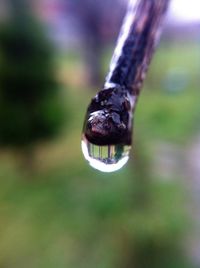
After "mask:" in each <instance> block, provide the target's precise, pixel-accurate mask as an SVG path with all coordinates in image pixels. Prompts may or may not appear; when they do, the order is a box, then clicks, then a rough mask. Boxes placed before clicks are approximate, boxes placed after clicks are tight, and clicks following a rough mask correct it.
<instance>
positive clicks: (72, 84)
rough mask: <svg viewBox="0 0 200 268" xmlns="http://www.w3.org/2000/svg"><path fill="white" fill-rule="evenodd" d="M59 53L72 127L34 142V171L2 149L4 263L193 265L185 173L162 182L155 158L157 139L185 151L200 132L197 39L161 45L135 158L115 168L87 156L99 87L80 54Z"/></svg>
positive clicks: (145, 94)
mask: <svg viewBox="0 0 200 268" xmlns="http://www.w3.org/2000/svg"><path fill="white" fill-rule="evenodd" d="M61 58H62V59H59V60H58V65H59V70H60V71H59V76H60V77H61V80H62V81H63V82H64V83H65V89H64V90H63V93H62V94H63V98H65V99H66V103H67V104H68V105H69V107H68V109H70V119H71V120H70V122H69V126H68V128H66V130H65V129H64V131H63V133H62V134H61V136H60V137H58V138H57V140H54V141H53V142H50V143H45V144H40V145H38V146H37V148H36V151H35V157H36V160H35V161H36V169H35V171H34V173H32V174H28V173H27V170H23V169H20V168H19V160H18V158H19V156H18V155H17V153H15V154H14V156H13V154H12V153H11V152H8V151H5V150H4V151H1V153H0V159H1V161H0V267H1V268H14V267H15V268H18V267H19V268H23V267H29V268H33V267H34V268H35V267H37V268H46V267H48V268H51V267H52V268H54V267H57V268H64V267H69V268H82V267H84V268H94V267H95V268H114V267H124V268H126V267H129V268H132V267H133V263H134V265H135V266H134V267H136V268H140V267H144V268H145V267H152V268H156V267H162V268H165V267H166V268H167V267H170V268H179V267H180V268H184V267H188V268H191V267H193V266H192V265H191V264H189V263H188V262H187V260H186V258H185V256H184V257H183V252H182V250H181V246H182V244H183V243H184V237H185V234H186V233H187V231H188V228H189V223H188V222H189V220H188V218H187V211H186V205H185V203H186V202H187V200H185V189H184V185H183V184H182V182H181V179H182V178H181V176H182V175H181V173H180V176H179V175H178V176H177V177H175V176H174V177H172V178H171V180H162V174H160V175H159V176H158V175H157V174H156V175H155V173H154V171H153V170H152V169H151V163H152V158H154V157H155V156H154V155H152V154H153V152H154V151H153V149H152V148H153V147H154V145H155V144H156V143H157V142H158V141H159V142H165V143H166V142H167V143H170V144H172V146H173V145H176V146H179V147H180V148H183V149H184V148H187V146H188V144H189V143H190V141H191V140H192V139H193V137H194V136H195V135H196V134H197V133H198V131H199V120H200V116H199V114H200V106H199V98H200V91H199V88H198V82H199V80H198V79H199V78H198V73H197V70H198V68H199V65H200V64H199V62H200V61H198V60H200V57H199V53H198V47H197V45H196V44H192V43H189V44H185V45H181V46H180V44H171V45H170V46H168V45H166V44H164V45H162V46H161V47H160V49H159V50H158V51H157V53H156V56H155V58H154V60H153V63H152V65H151V67H150V71H149V74H148V78H147V80H146V82H145V86H144V89H143V91H142V94H141V97H140V99H139V102H138V106H137V110H136V113H135V120H134V126H135V130H134V139H135V143H134V146H133V152H132V154H133V157H132V159H131V160H130V162H129V164H128V165H127V166H126V167H124V168H123V169H122V170H120V171H119V172H116V173H113V174H103V173H99V172H98V171H95V170H93V169H91V168H90V167H89V166H88V165H87V163H86V162H85V160H84V159H83V156H82V154H81V149H80V136H81V129H82V123H83V118H84V113H85V111H86V107H87V104H88V103H89V100H90V98H91V97H92V96H93V95H94V94H95V91H94V90H93V91H89V89H87V88H86V82H85V81H81V79H83V78H84V71H85V70H84V67H83V66H82V65H81V64H80V62H79V59H77V58H76V57H73V56H64V57H61ZM108 59H109V57H107V56H105V59H104V62H105V63H104V65H105V69H106V68H107V66H108ZM180 69H181V70H183V74H184V75H183V76H180V77H178V78H179V79H181V77H183V78H184V79H186V78H187V79H186V82H185V85H184V86H182V88H181V86H180V88H179V89H176V90H173V86H172V89H171V88H170V87H169V84H170V83H172V84H173V79H175V82H176V83H179V84H180V85H181V83H180V81H178V82H177V80H176V79H177V78H176V77H175V78H174V77H173V76H172V78H170V79H172V81H171V82H170V81H168V80H170V79H168V80H167V81H166V77H168V74H169V73H170V72H171V70H172V71H173V70H180ZM185 74H186V75H185ZM16 155H17V159H16ZM134 157H135V159H136V160H135V159H134ZM158 158H159V156H158ZM134 162H136V164H135V165H134V164H133V163H134Z"/></svg>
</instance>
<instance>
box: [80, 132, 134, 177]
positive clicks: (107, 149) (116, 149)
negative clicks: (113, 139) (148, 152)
mask: <svg viewBox="0 0 200 268" xmlns="http://www.w3.org/2000/svg"><path fill="white" fill-rule="evenodd" d="M81 145H82V151H83V155H84V157H85V159H86V160H87V161H88V162H89V164H90V165H91V166H92V167H93V168H95V169H98V170H100V171H102V172H113V171H116V170H119V169H120V168H122V167H123V166H124V165H125V164H126V163H127V161H128V159H129V152H130V149H131V146H130V145H124V144H116V145H96V144H92V143H91V142H89V141H88V140H87V138H86V137H85V135H83V138H82V143H81Z"/></svg>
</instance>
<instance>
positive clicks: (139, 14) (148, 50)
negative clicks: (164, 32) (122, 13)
mask: <svg viewBox="0 0 200 268" xmlns="http://www.w3.org/2000/svg"><path fill="white" fill-rule="evenodd" d="M168 3H169V0H138V1H137V3H136V4H133V3H130V6H129V9H128V12H127V15H126V17H125V20H124V24H123V27H122V29H121V33H120V36H119V40H118V45H117V46H116V49H115V52H114V55H113V59H112V61H111V68H110V74H109V75H108V81H107V82H109V83H113V84H118V85H121V86H124V87H125V88H127V89H128V90H129V91H130V93H132V94H133V95H135V96H138V95H139V92H140V89H141V87H142V82H143V80H144V78H145V75H146V72H147V69H148V66H149V64H150V60H151V58H152V55H153V52H154V49H155V47H156V44H157V43H158V41H159V37H160V30H161V26H162V22H163V17H164V15H165V13H166V10H167V6H168ZM120 39H121V40H120ZM120 42H121V43H122V45H121V49H120V45H119V43H120ZM119 50H120V55H119Z"/></svg>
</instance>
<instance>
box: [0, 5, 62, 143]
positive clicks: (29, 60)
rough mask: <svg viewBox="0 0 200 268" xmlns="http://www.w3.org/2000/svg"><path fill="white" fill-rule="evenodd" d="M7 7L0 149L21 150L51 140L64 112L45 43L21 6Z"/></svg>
mask: <svg viewBox="0 0 200 268" xmlns="http://www.w3.org/2000/svg"><path fill="white" fill-rule="evenodd" d="M18 2H19V4H20V5H19V6H18ZM11 3H12V4H13V6H12V7H13V12H12V14H11V17H10V18H9V19H8V20H7V21H6V22H4V23H2V24H1V25H0V122H1V129H0V144H1V145H11V146H13V145H14V146H21V145H23V146H24V145H25V146H26V145H31V144H32V143H34V142H36V141H38V140H41V139H46V138H50V137H52V136H54V135H55V134H56V133H57V132H58V130H59V129H60V127H61V126H62V124H63V120H64V109H63V107H62V105H61V96H60V93H59V91H60V85H59V83H58V82H57V81H56V76H55V75H56V73H55V66H54V56H53V55H54V52H53V48H52V46H51V44H50V41H49V40H48V38H47V37H46V36H45V35H46V33H45V31H44V30H43V28H42V25H40V24H39V23H38V22H37V21H36V19H35V18H34V17H33V16H32V15H31V14H29V10H26V8H25V6H23V1H16V0H15V1H11ZM24 5H25V4H24ZM23 7H24V9H23Z"/></svg>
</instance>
